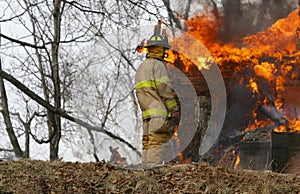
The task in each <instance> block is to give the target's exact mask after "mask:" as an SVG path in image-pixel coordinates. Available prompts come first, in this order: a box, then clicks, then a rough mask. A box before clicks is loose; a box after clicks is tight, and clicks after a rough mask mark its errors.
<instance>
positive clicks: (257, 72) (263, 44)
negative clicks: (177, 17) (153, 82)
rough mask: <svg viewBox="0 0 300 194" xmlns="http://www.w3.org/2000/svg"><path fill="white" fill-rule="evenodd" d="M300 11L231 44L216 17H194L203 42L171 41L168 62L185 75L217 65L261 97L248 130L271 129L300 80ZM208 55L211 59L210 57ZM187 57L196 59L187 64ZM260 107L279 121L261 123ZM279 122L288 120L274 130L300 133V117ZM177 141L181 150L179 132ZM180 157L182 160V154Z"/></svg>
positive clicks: (195, 33)
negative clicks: (294, 82) (221, 34)
mask: <svg viewBox="0 0 300 194" xmlns="http://www.w3.org/2000/svg"><path fill="white" fill-rule="evenodd" d="M298 12H299V10H296V11H294V12H292V13H290V15H289V16H288V17H286V18H283V19H279V20H278V21H277V22H276V23H274V24H273V25H272V26H270V27H269V28H267V29H266V30H265V31H263V32H259V33H257V34H255V35H251V36H247V37H244V38H242V39H241V40H240V41H239V42H236V41H233V42H232V43H226V44H225V43H223V42H222V41H221V40H219V39H218V29H219V27H220V26H221V25H220V20H219V19H217V18H216V17H215V15H214V14H213V13H212V14H209V13H205V14H204V15H202V16H194V17H192V18H191V19H189V20H188V21H186V27H187V33H188V34H189V35H192V37H194V38H196V39H197V40H199V41H198V42H197V41H196V42H192V43H191V42H189V41H186V40H187V36H186V34H184V33H183V34H182V35H180V36H179V37H178V38H176V39H175V40H170V44H171V45H172V47H173V48H175V49H174V50H176V51H177V52H175V51H172V50H169V51H168V54H167V56H168V57H167V58H166V59H167V60H168V62H170V63H174V62H176V60H180V61H181V62H182V63H183V64H184V67H183V68H181V69H182V70H183V71H185V72H189V71H190V70H191V69H192V68H191V66H195V65H196V66H197V68H198V69H199V70H203V69H209V68H210V64H211V63H213V62H215V63H217V64H218V66H219V68H220V70H221V72H222V74H223V75H224V77H225V76H227V77H228V78H229V79H230V80H234V81H236V83H238V84H243V85H245V86H247V87H248V88H250V89H251V91H252V94H253V98H257V100H256V101H257V105H256V106H255V107H254V108H253V110H249V115H251V113H252V118H253V119H252V121H251V123H249V125H248V127H247V128H246V130H251V129H256V128H263V127H266V126H268V125H271V124H274V122H275V121H274V120H276V119H277V118H276V116H278V115H279V116H282V115H284V111H285V110H284V108H285V107H284V105H285V99H284V95H285V92H286V87H287V85H288V84H289V81H291V80H300V79H299V77H300V73H299V71H298V69H299V67H298V66H299V61H300V51H299V48H297V41H298V42H299V41H300V19H299V15H298ZM297 37H299V40H297ZM199 42H201V44H199ZM203 45H204V46H205V48H203ZM207 50H208V51H209V53H210V55H209V56H207V54H206V53H208V52H207ZM180 51H184V55H183V54H179V52H180ZM185 56H192V57H191V58H189V59H187V58H186V57H185ZM195 63H197V64H195ZM227 74H228V75H227ZM260 104H261V105H264V109H265V111H271V113H272V111H276V115H275V118H271V119H265V118H264V119H263V120H261V118H259V117H258V113H257V108H258V107H259V105H260ZM268 108H269V109H270V110H268ZM271 116H272V115H271ZM272 119H273V120H272ZM280 119H283V121H282V120H279V121H278V123H276V124H277V125H278V127H277V128H276V129H274V131H278V132H283V131H293V132H294V131H298V132H300V121H299V120H298V118H286V117H283V116H282V118H280ZM173 138H175V140H176V142H177V144H178V145H180V139H179V138H178V136H177V132H176V131H175V132H174V134H173ZM179 157H180V158H181V160H183V156H182V154H181V153H180V154H179ZM239 162H240V156H238V155H237V156H236V161H235V165H234V167H235V168H236V167H237V166H238V164H239Z"/></svg>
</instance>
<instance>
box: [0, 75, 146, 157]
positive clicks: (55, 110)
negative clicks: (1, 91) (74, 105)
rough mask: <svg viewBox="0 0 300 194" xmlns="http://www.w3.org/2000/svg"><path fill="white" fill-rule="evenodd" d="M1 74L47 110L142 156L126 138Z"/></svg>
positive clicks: (9, 76)
mask: <svg viewBox="0 0 300 194" xmlns="http://www.w3.org/2000/svg"><path fill="white" fill-rule="evenodd" d="M0 76H1V77H2V78H3V79H5V80H7V81H8V82H10V83H11V84H13V85H14V86H15V87H17V88H18V89H19V90H21V91H22V92H24V93H25V94H26V95H27V96H29V97H30V98H31V99H33V100H34V101H35V102H37V103H38V104H40V105H41V106H43V107H44V108H46V109H47V110H49V111H51V112H52V113H55V114H58V115H59V116H61V117H63V118H65V119H67V120H69V121H72V122H74V123H76V124H78V125H80V126H82V127H84V128H86V129H89V130H91V131H97V132H102V133H104V134H106V135H108V136H109V137H111V138H113V139H116V140H118V141H120V142H122V143H124V144H126V145H127V146H128V147H130V148H131V149H132V150H133V151H135V152H136V153H137V154H138V155H139V156H141V153H140V152H139V151H138V150H137V149H136V148H135V147H133V146H132V145H131V144H130V143H129V142H127V141H126V140H124V139H123V138H121V137H118V136H116V135H114V134H112V133H111V132H109V131H107V130H105V129H104V128H101V127H97V126H92V125H90V124H89V123H87V122H85V121H83V120H81V119H78V118H75V117H73V116H71V115H69V114H68V113H67V112H66V111H64V110H62V109H58V108H56V107H54V106H52V105H51V104H49V103H48V102H46V101H45V100H44V99H42V98H41V97H40V96H38V95H37V94H35V93H34V92H33V91H31V90H30V89H29V88H28V87H26V86H25V85H24V84H22V83H21V82H20V81H18V80H17V79H16V78H14V77H13V76H11V75H10V74H8V73H6V72H5V71H3V70H1V71H0Z"/></svg>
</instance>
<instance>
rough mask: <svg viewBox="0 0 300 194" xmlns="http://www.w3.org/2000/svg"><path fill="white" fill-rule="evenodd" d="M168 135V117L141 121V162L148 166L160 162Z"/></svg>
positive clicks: (169, 135) (166, 147)
mask: <svg viewBox="0 0 300 194" xmlns="http://www.w3.org/2000/svg"><path fill="white" fill-rule="evenodd" d="M170 137H171V133H170V120H169V119H165V118H159V117H158V118H149V119H145V120H144V121H143V140H142V143H143V153H142V163H143V164H145V165H149V166H152V165H156V164H162V162H163V157H164V152H165V151H167V150H166V149H168V146H167V145H168V143H167V141H168V140H169V138H170Z"/></svg>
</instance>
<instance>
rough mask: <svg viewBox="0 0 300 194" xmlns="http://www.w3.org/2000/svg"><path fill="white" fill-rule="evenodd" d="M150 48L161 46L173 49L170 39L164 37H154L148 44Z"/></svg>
mask: <svg viewBox="0 0 300 194" xmlns="http://www.w3.org/2000/svg"><path fill="white" fill-rule="evenodd" d="M149 46H161V47H164V48H168V49H169V48H171V46H170V45H169V41H168V38H167V37H166V36H163V35H152V36H151V37H150V39H149V40H147V43H146V47H149Z"/></svg>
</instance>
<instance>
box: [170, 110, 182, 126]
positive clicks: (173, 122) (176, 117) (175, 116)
mask: <svg viewBox="0 0 300 194" xmlns="http://www.w3.org/2000/svg"><path fill="white" fill-rule="evenodd" d="M179 122H180V111H176V112H173V113H172V116H171V125H172V126H176V125H179Z"/></svg>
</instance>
